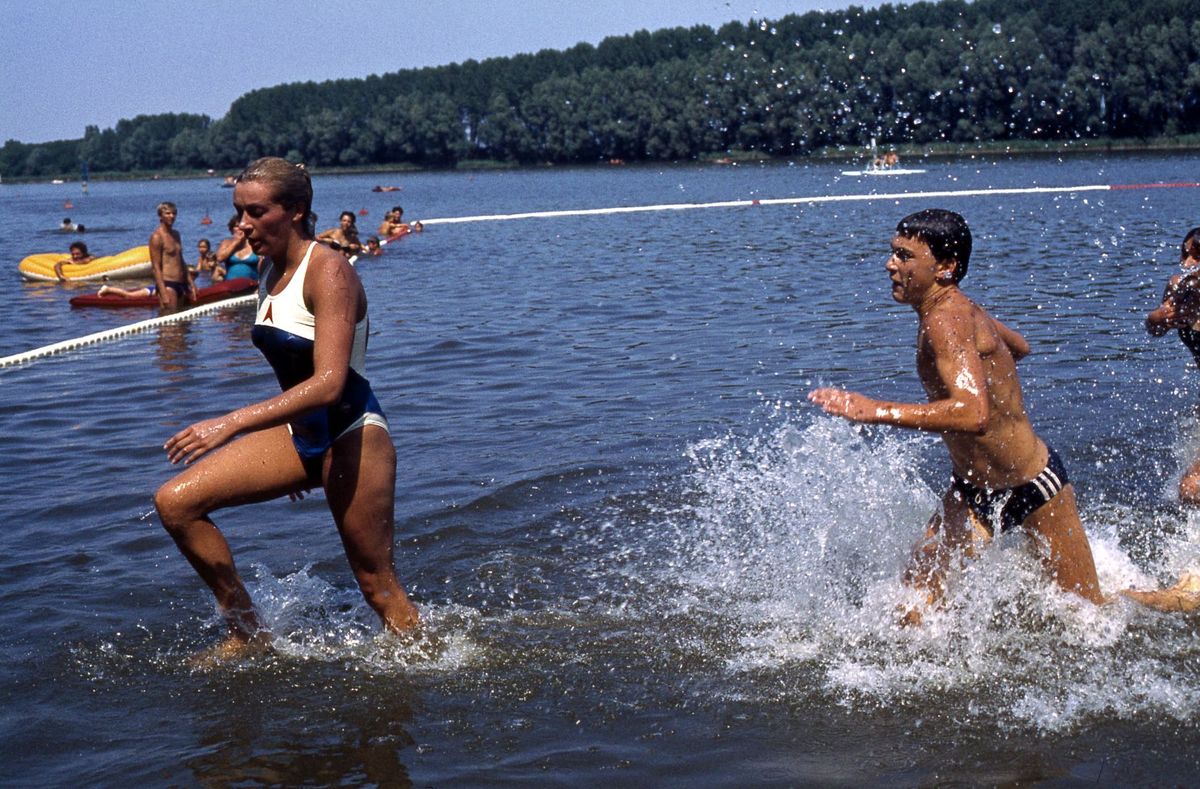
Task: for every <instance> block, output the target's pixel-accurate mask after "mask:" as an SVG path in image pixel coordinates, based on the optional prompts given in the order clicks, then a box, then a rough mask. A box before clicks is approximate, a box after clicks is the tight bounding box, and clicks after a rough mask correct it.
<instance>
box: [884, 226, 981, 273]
mask: <svg viewBox="0 0 1200 789" xmlns="http://www.w3.org/2000/svg"><path fill="white" fill-rule="evenodd" d="M896 232H897V233H898V234H900V235H902V236H904V237H905V238H914V239H916V240H918V241H923V242H924V243H925V244H926V245H927V246H928V247H929V251H930V252H932V253H933V258H934V260H937V261H943V260H954V262H955V266H954V281H955V282H956V283H957V282H960V281H961V280H962V278H963V277H965V276H966V275H967V264H968V263H969V262H970V261H971V228H969V227H967V220H965V219H963V218H962V215H961V214H956V213H954V212H953V211H947V210H946V209H944V208H926V209H925V210H924V211H918V212H916V213H915V214H909V215H908V216H906V217H904V218H903V219H901V220H900V223H899V224H897V225H896Z"/></svg>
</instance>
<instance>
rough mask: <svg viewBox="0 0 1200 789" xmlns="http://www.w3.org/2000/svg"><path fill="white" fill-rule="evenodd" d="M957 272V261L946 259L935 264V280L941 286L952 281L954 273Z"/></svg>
mask: <svg viewBox="0 0 1200 789" xmlns="http://www.w3.org/2000/svg"><path fill="white" fill-rule="evenodd" d="M956 271H958V260H956V259H955V258H946V259H945V260H939V261H938V262H937V280H938V282H941V283H943V284H945V283H949V282H953V281H954V273H955V272H956Z"/></svg>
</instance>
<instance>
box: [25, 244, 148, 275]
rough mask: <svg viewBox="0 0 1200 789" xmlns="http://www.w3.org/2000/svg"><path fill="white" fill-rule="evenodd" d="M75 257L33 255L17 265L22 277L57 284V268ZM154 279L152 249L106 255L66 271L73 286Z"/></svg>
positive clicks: (128, 250) (49, 253)
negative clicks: (61, 263) (98, 282)
mask: <svg viewBox="0 0 1200 789" xmlns="http://www.w3.org/2000/svg"><path fill="white" fill-rule="evenodd" d="M70 259H71V256H70V255H68V254H66V253H63V252H46V253H43V254H40V255H30V256H29V257H27V258H25V259H24V260H22V261H21V262H20V263H19V264H17V268H18V269H19V270H20V272H21V276H22V277H24V278H25V279H31V280H36V281H39V282H57V281H58V277H56V276H54V264H55V263H57V262H58V261H60V260H70ZM149 275H150V247H144V246H143V247H134V248H133V249H127V250H125V251H124V252H122V253H120V254H119V255H106V256H105V257H99V258H96V259H95V260H93V261H91V262H90V263H84V264H83V265H76V264H74V263H72V264H70V265H67V266H64V267H63V276H65V277H66V278H67V281H69V282H84V281H86V280H97V279H101V280H102V279H131V278H135V277H146V276H149Z"/></svg>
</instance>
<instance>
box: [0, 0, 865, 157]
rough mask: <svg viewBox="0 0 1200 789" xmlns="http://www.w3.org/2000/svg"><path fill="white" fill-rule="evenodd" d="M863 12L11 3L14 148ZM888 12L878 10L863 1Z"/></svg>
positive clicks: (500, 2)
mask: <svg viewBox="0 0 1200 789" xmlns="http://www.w3.org/2000/svg"><path fill="white" fill-rule="evenodd" d="M850 5H851V3H850V2H849V0H790V1H789V0H607V1H606V0H508V2H505V1H504V0H440V2H429V0H425V1H424V2H409V3H405V2H400V0H391V1H390V2H389V1H388V0H358V1H357V2H343V1H340V0H339V1H335V0H326V1H325V2H319V1H318V0H277V1H272V2H265V1H262V0H241V1H240V2H234V1H233V0H194V1H193V2H187V1H186V0H180V1H176V0H150V2H146V3H142V2H135V1H134V0H34V1H33V2H29V1H28V0H0V77H2V79H3V87H2V88H0V143H2V142H3V141H4V140H9V139H16V140H20V141H21V142H45V141H47V140H60V139H75V138H79V137H82V136H83V130H84V127H85V126H87V125H95V126H99V127H100V128H102V129H103V128H108V127H110V126H113V125H115V124H116V122H117V121H118V120H120V119H121V118H132V117H134V116H135V115H143V114H155V113H161V112H191V113H202V114H205V115H209V116H210V117H212V118H220V117H221V116H223V115H224V114H225V112H226V111H227V110H228V109H229V105H230V103H232V102H233V101H234V100H235V99H236V98H237V97H238V96H240V95H242V94H243V93H246V92H247V91H250V90H252V89H254V88H262V87H269V86H272V85H279V84H281V83H285V82H304V81H308V80H312V81H316V82H320V81H323V80H328V79H337V78H343V77H365V76H368V75H370V74H384V73H387V72H391V71H397V70H400V69H405V68H419V67H422V66H437V65H442V64H446V63H456V62H461V61H463V60H467V59H469V58H474V59H475V60H482V59H484V58H489V57H497V56H504V55H512V54H516V53H518V52H536V51H538V50H540V49H565V48H567V47H570V46H573V45H575V44H577V43H579V42H580V41H587V42H589V43H592V44H595V43H598V42H599V41H600V40H601V39H603V38H605V37H607V36H611V35H622V34H625V33H632V32H635V31H637V30H658V29H660V28H664V27H677V26H680V25H683V26H691V25H695V24H707V25H710V26H712V27H713V28H717V27H719V26H720V25H722V24H724V23H726V22H729V21H734V20H736V21H739V22H746V21H748V20H750V19H751V18H753V19H768V20H770V19H778V18H779V17H781V16H785V15H787V14H789V13H803V12H805V11H811V10H815V9H826V10H839V9H845V8H847V7H849V6H850ZM854 5H857V6H859V7H863V6H865V7H876V6H878V5H881V3H880V2H878V1H877V0H865V2H864V1H863V0H860V2H858V3H855V4H854Z"/></svg>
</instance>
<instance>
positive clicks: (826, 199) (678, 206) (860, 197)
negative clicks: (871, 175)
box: [421, 184, 1196, 225]
mask: <svg viewBox="0 0 1200 789" xmlns="http://www.w3.org/2000/svg"><path fill="white" fill-rule="evenodd" d="M1178 186H1196V184H1178ZM1113 188H1114V187H1112V186H1110V185H1108V184H1097V185H1092V186H1035V187H1021V188H1012V189H960V190H957V191H956V190H948V191H941V192H892V193H871V194H852V195H813V196H809V197H774V198H766V199H759V200H719V201H717V202H712V203H661V204H659V205H630V206H615V207H612V208H576V209H564V210H561V211H527V212H525V213H519V214H481V215H479V216H451V217H443V218H441V219H422V220H421V224H422V225H453V224H460V223H463V222H500V221H504V220H508V219H552V218H556V217H564V216H603V215H607V214H638V213H644V212H646V211H690V210H694V209H699V208H747V207H753V206H764V205H803V204H814V203H850V202H862V201H864V200H913V199H916V198H926V199H929V198H935V197H982V196H990V195H1027V194H1054V193H1058V192H1106V191H1108V190H1110V189H1113Z"/></svg>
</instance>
